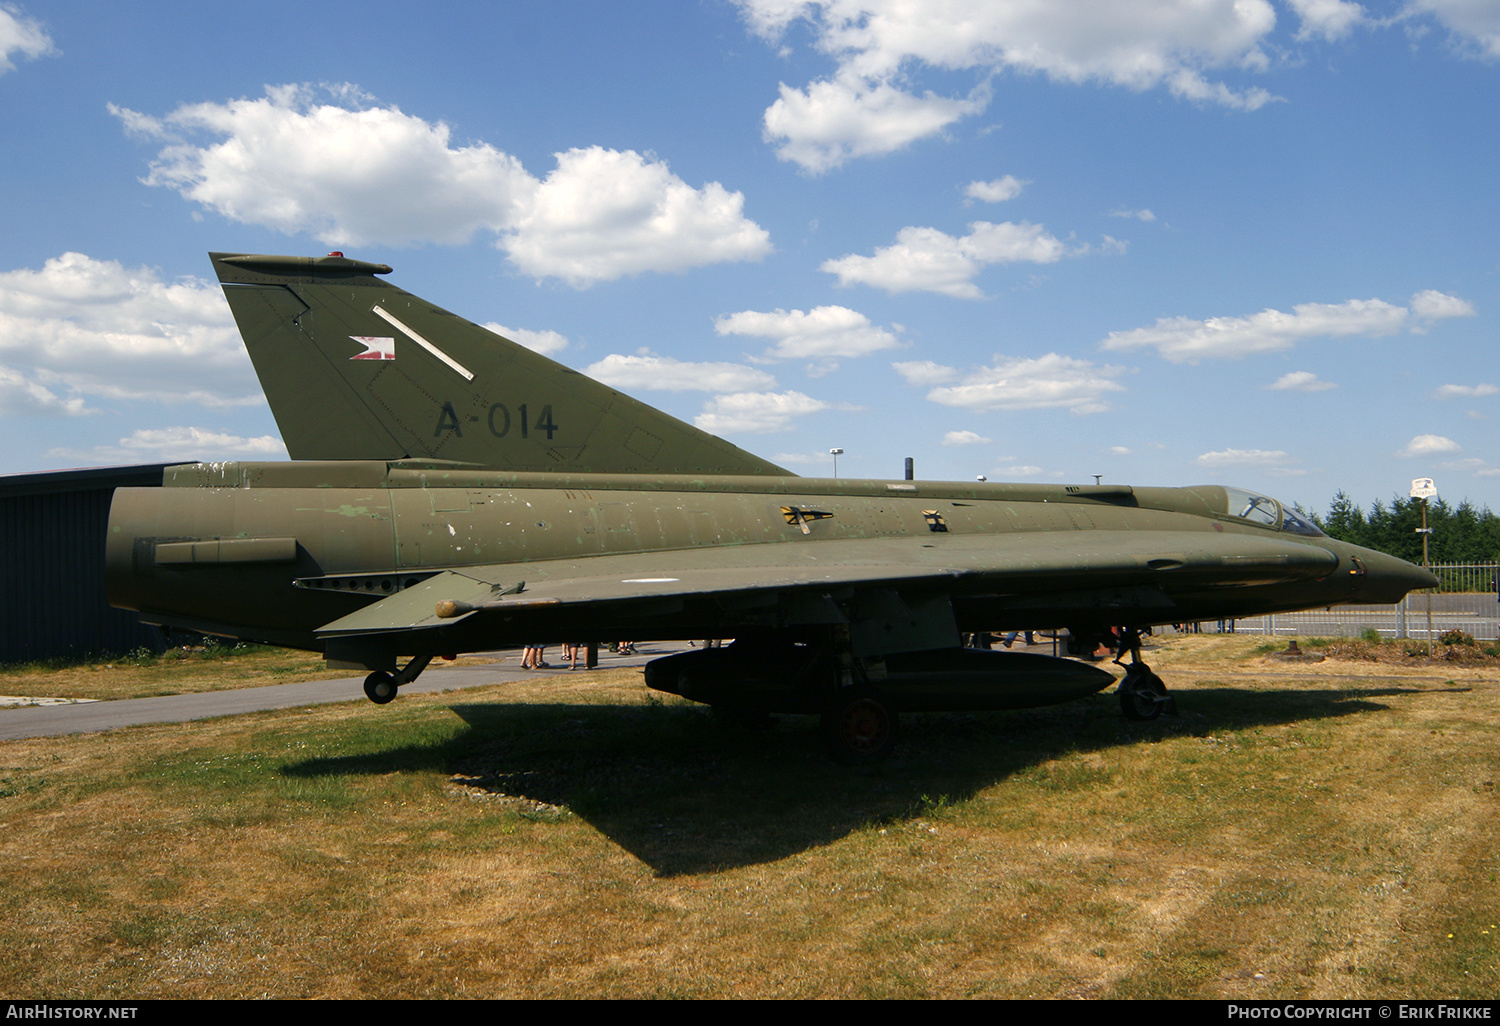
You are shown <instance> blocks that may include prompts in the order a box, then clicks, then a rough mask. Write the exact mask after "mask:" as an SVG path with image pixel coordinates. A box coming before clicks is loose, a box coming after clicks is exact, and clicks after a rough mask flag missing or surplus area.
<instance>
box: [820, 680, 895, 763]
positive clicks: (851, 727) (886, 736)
mask: <svg viewBox="0 0 1500 1026" xmlns="http://www.w3.org/2000/svg"><path fill="white" fill-rule="evenodd" d="M821 726H822V729H823V741H824V743H825V744H826V745H827V746H828V754H830V755H831V756H833V758H834V759H836V760H837V761H839V762H841V763H843V764H844V765H846V766H873V765H875V764H877V763H879V762H882V761H884V760H885V758H886V757H887V756H889V755H890V754H891V752H893V751H895V749H896V737H897V733H898V729H899V721H898V720H897V718H896V710H894V709H892V708H891V707H890V705H889V704H887V702H886V700H885V699H884V697H883V696H881V694H880V692H878V691H876V690H875V689H874V688H870V687H860V686H856V687H847V688H840V689H839V690H838V691H837V692H836V693H835V694H834V695H833V697H832V698H830V699H829V700H828V704H827V705H826V706H824V709H823V714H822V723H821Z"/></svg>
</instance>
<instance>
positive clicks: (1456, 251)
mask: <svg viewBox="0 0 1500 1026" xmlns="http://www.w3.org/2000/svg"><path fill="white" fill-rule="evenodd" d="M1497 74H1500V0H1414V2H1404V0H1392V2H1386V3H1374V2H1372V3H1366V4H1359V3H1353V2H1349V0H1284V2H1272V0H1238V2H1229V0H1192V2H1188V0H1182V2H1169V0H1129V2H1120V3H1110V2H1105V0H1094V2H1076V3H1070V2H1063V0H1054V2H1048V3H1036V2H1020V0H1014V2H990V3H980V2H971V0H946V2H938V0H932V2H926V3H923V4H919V5H916V4H909V3H902V2H896V0H879V2H877V0H866V2H855V0H829V2H821V3H818V2H797V0H741V2H730V0H703V2H698V3H691V2H688V3H680V4H674V5H665V4H662V5H622V4H605V3H567V2H560V3H549V4H545V5H508V4H472V5H470V4H448V5H441V6H440V7H438V9H437V13H433V14H417V13H414V9H413V8H412V7H411V6H410V5H408V4H394V3H384V2H380V0H371V2H365V3H360V4H342V3H333V2H329V3H320V4H281V3H276V2H262V3H259V4H256V5H253V6H252V7H244V6H227V5H205V4H200V3H192V4H188V3H182V4H174V3H155V4H150V5H102V4H86V5H76V4H75V5H65V4H41V3H30V4H24V5H23V4H16V3H11V2H0V119H3V120H0V138H3V139H5V140H6V145H4V146H3V147H0V424H3V427H4V430H5V437H6V439H7V440H8V444H7V445H6V446H5V450H4V452H3V454H0V473H23V472H30V471H39V470H47V469H56V468H61V467H72V466H95V465H107V464H116V463H129V462H146V461H155V460H161V459H183V458H193V459H197V458H202V459H234V458H239V459H278V458H284V457H285V450H284V449H283V448H282V447H281V445H280V441H279V439H278V437H277V435H276V429H275V424H274V421H273V420H272V417H271V414H270V411H269V409H268V408H267V407H266V405H265V403H264V400H263V399H262V398H261V396H260V392H259V388H258V386H257V384H256V382H255V378H254V374H253V371H252V370H251V367H250V364H249V360H248V359H247V358H246V357H245V355H244V354H243V352H242V350H241V347H240V344H239V339H238V335H237V333H236V332H235V330H234V327H233V322H232V319H231V318H230V316H229V312H228V309H227V307H226V306H225V304H224V302H223V299H222V296H221V294H220V293H219V290H218V288H217V285H215V284H213V283H212V282H211V281H210V280H208V279H211V270H210V267H209V265H208V260H207V257H206V253H207V251H209V250H231V251H244V252H264V253H298V254H321V253H323V252H327V251H329V250H331V249H340V250H342V251H344V252H345V253H346V254H347V255H349V256H352V257H356V258H358V259H363V260H373V261H382V262H386V263H389V264H391V265H392V266H393V267H394V268H395V273H394V274H392V275H391V276H390V278H391V280H392V281H393V282H395V283H396V284H398V285H400V286H402V287H403V288H406V289H408V290H409V291H412V292H415V293H417V294H419V295H421V296H423V297H425V298H427V299H429V300H431V301H433V302H435V303H438V304H439V305H441V306H444V307H446V308H448V309H450V310H452V311H454V312H455V313H459V314H461V315H463V316H465V317H468V318H469V319H471V320H474V321H476V322H479V323H482V324H488V325H491V326H493V327H496V328H497V329H500V330H504V331H505V333H506V334H509V335H511V336H512V337H516V338H517V339H518V340H519V341H522V342H523V343H525V344H528V345H532V346H534V347H536V348H539V349H542V350H543V351H546V352H548V354H549V355H551V356H553V357H554V358H555V359H558V360H561V361H562V362H564V363H567V364H569V365H571V366H574V367H577V368H579V369H582V370H585V371H587V372H588V373H591V374H593V375H595V376H598V377H601V378H603V379H605V380H608V381H610V382H611V383H612V384H615V385H616V387H619V388H621V389H622V390H623V391H626V392H629V393H631V394H633V395H636V396H638V397H639V398H641V399H643V400H645V401H647V402H650V403H652V404H653V405H656V406H659V407H661V408H663V409H665V410H667V411H669V412H671V413H673V414H674V415H676V416H679V417H682V418H683V419H686V420H689V421H694V422H696V423H698V424H699V426H701V427H704V428H705V429H707V430H711V431H714V432H716V433H718V434H722V435H724V436H725V437H727V438H729V439H730V440H732V441H734V442H735V443H736V444H739V445H741V446H743V447H745V448H747V449H750V450H751V451H753V452H756V453H759V454H762V455H765V456H767V457H770V458H772V459H775V460H778V461H779V462H782V463H783V464H784V465H786V466H788V467H790V468H791V469H793V470H795V471H797V472H798V473H802V474H809V475H820V476H821V475H827V474H829V473H831V471H832V463H831V460H830V458H829V457H828V455H827V451H828V449H829V448H831V447H835V446H837V447H841V448H843V449H844V450H845V455H844V456H842V457H840V460H839V473H840V475H842V476H862V477H898V476H900V474H901V469H902V458H903V457H905V456H913V457H915V459H916V466H917V471H918V476H919V477H925V478H942V479H972V478H974V477H976V476H979V475H984V476H987V477H988V478H989V479H990V480H992V481H997V480H1023V481H1059V482H1069V483H1073V482H1091V481H1092V480H1093V476H1094V475H1096V474H1097V475H1101V476H1102V477H1103V479H1104V480H1105V481H1106V482H1128V483H1135V484H1142V485H1184V484H1195V483H1204V482H1217V483H1234V484H1238V485H1241V486H1245V487H1250V488H1255V489H1260V490H1264V491H1267V492H1269V493H1271V494H1273V495H1276V496H1278V497H1280V498H1282V499H1283V500H1284V501H1287V502H1300V503H1302V504H1304V505H1306V506H1309V507H1311V508H1314V509H1318V510H1321V509H1325V508H1326V507H1327V504H1328V500H1329V499H1330V498H1331V497H1332V495H1333V494H1334V492H1336V491H1338V490H1341V489H1342V490H1344V491H1347V492H1348V493H1349V494H1350V495H1351V496H1352V497H1354V498H1355V499H1356V500H1357V501H1359V502H1360V503H1361V504H1368V503H1369V502H1371V501H1373V500H1375V499H1388V498H1389V497H1390V496H1391V495H1392V494H1398V493H1399V494H1405V492H1406V489H1407V486H1408V484H1409V482H1410V480H1411V479H1412V478H1414V477H1418V476H1431V477H1433V478H1435V479H1436V480H1437V483H1438V487H1439V489H1440V491H1441V493H1442V495H1443V497H1444V498H1446V499H1449V500H1450V501H1458V500H1460V499H1463V498H1468V499H1470V500H1472V501H1473V502H1475V503H1476V504H1487V505H1489V506H1491V507H1492V508H1500V445H1497V437H1500V434H1497V429H1496V424H1497V420H1500V366H1497V361H1496V356H1495V348H1494V345H1493V341H1492V340H1493V339H1494V338H1495V336H1496V326H1497V323H1500V321H1497V318H1500V253H1497V246H1496V238H1497V227H1500V217H1497V213H1500V211H1497V206H1500V189H1497V187H1496V186H1497V184H1500V182H1497V178H1500V175H1497V169H1500V159H1497V158H1500V153H1497V149H1500V90H1497V88H1496V85H1497Z"/></svg>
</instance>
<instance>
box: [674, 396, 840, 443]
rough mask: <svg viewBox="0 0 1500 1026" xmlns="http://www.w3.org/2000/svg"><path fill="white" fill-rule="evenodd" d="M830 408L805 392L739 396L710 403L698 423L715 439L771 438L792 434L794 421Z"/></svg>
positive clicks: (697, 419)
mask: <svg viewBox="0 0 1500 1026" xmlns="http://www.w3.org/2000/svg"><path fill="white" fill-rule="evenodd" d="M829 408H830V407H829V405H828V404H827V403H825V402H822V401H821V400H818V399H814V398H812V397H811V396H808V395H803V394H802V393H801V392H736V393H734V394H732V395H721V396H716V397H715V398H713V399H710V400H709V401H708V402H707V403H705V404H704V406H703V412H702V413H700V414H699V415H698V416H697V417H696V418H695V419H694V423H695V424H697V425H698V426H699V427H700V428H702V429H703V430H704V431H707V432H709V433H710V434H714V435H728V434H737V433H743V434H768V433H770V432H773V431H790V430H791V429H792V420H793V419H794V418H796V417H801V416H805V415H806V414H809V413H817V412H819V411H820V410H826V409H829Z"/></svg>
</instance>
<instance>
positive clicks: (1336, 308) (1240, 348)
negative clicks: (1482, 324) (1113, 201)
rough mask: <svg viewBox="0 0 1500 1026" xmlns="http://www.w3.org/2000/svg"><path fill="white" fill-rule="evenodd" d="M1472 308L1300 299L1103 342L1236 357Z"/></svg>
mask: <svg viewBox="0 0 1500 1026" xmlns="http://www.w3.org/2000/svg"><path fill="white" fill-rule="evenodd" d="M1472 313H1473V308H1472V307H1470V306H1469V304H1468V303H1466V302H1464V301H1463V300H1462V299H1459V298H1458V297H1457V296H1448V295H1444V294H1443V293H1441V292H1434V291H1428V292H1419V293H1417V295H1416V296H1414V297H1412V307H1411V309H1410V310H1408V309H1407V308H1406V307H1404V306H1396V305H1394V304H1391V303H1387V302H1385V301H1384V300H1381V299H1351V300H1348V301H1347V302H1343V303H1302V304H1300V305H1298V306H1294V307H1292V312H1291V313H1283V312H1281V311H1280V310H1269V309H1268V310H1263V311H1261V312H1260V313H1258V314H1253V315H1251V316H1249V317H1210V318H1208V319H1207V320H1202V321H1199V320H1194V319H1192V318H1190V317H1163V318H1161V319H1159V320H1158V321H1157V322H1156V324H1155V325H1153V326H1152V327H1149V328H1136V329H1134V330H1133V331H1112V332H1110V333H1109V336H1108V337H1107V338H1106V339H1105V340H1104V341H1103V342H1102V343H1101V344H1100V347H1101V348H1103V349H1107V350H1113V351H1117V352H1119V351H1125V350H1131V349H1144V348H1154V349H1156V351H1157V352H1158V353H1160V354H1161V355H1162V356H1164V357H1165V358H1166V359H1168V360H1171V361H1172V362H1173V363H1197V362H1198V361H1199V360H1203V359H1228V360H1237V359H1239V358H1240V357H1242V356H1249V355H1251V354H1252V353H1275V352H1281V351H1283V350H1287V349H1291V348H1292V347H1293V346H1295V345H1296V344H1297V343H1298V342H1300V341H1303V340H1305V339H1312V338H1347V337H1349V336H1351V335H1363V336H1366V337H1370V338H1375V337H1379V336H1382V335H1391V334H1394V333H1396V332H1397V331H1400V330H1401V329H1402V328H1408V329H1410V330H1412V331H1419V330H1421V325H1416V326H1414V325H1412V323H1411V317H1412V315H1413V314H1415V315H1416V317H1417V318H1420V319H1421V320H1423V321H1432V320H1436V319H1439V318H1443V317H1463V316H1468V315H1470V314H1472Z"/></svg>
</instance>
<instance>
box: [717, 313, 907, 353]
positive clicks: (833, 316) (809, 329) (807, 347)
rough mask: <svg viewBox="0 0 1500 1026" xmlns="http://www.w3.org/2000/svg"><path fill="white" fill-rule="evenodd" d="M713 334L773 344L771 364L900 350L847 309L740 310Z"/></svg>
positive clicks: (898, 343)
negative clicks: (746, 337) (772, 362)
mask: <svg viewBox="0 0 1500 1026" xmlns="http://www.w3.org/2000/svg"><path fill="white" fill-rule="evenodd" d="M714 331H716V332H718V333H719V334H720V335H745V336H749V337H751V338H764V339H770V340H772V341H774V342H775V345H773V346H771V348H770V349H767V350H766V352H765V357H766V359H770V360H830V359H834V358H836V357H856V356H867V355H869V354H870V353H875V352H879V351H880V350H882V349H897V348H900V346H901V340H900V339H898V338H896V336H895V335H894V334H892V333H891V332H889V331H887V330H885V329H884V328H878V327H876V326H875V325H873V324H871V323H870V319H869V318H868V317H866V316H865V315H864V314H862V313H859V312H858V311H855V310H850V309H849V308H848V307H846V306H819V307H814V308H813V309H811V310H808V311H806V312H803V311H801V310H781V309H776V310H771V311H764V312H763V311H758V310H741V311H740V312H739V313H732V314H725V315H724V316H722V317H720V318H718V319H717V320H715V321H714Z"/></svg>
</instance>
